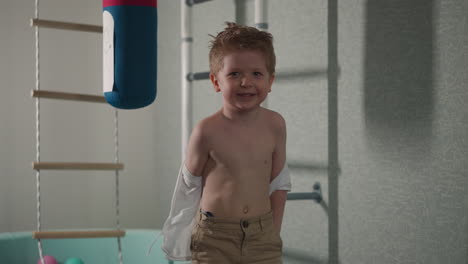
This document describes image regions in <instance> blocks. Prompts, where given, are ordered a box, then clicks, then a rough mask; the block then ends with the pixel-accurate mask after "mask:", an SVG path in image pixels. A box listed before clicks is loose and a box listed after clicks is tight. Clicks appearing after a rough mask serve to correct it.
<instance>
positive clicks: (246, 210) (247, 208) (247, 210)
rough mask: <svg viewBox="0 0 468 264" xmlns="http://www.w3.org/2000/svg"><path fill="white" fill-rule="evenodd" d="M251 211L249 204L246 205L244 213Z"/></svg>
mask: <svg viewBox="0 0 468 264" xmlns="http://www.w3.org/2000/svg"><path fill="white" fill-rule="evenodd" d="M248 212H249V207H248V206H244V214H246V213H248Z"/></svg>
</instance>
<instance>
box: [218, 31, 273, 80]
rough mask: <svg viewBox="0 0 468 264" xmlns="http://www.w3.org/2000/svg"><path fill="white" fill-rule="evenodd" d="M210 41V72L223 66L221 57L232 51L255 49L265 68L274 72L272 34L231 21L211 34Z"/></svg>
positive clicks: (271, 72)
mask: <svg viewBox="0 0 468 264" xmlns="http://www.w3.org/2000/svg"><path fill="white" fill-rule="evenodd" d="M210 36H211V37H213V40H212V41H211V42H210V55H209V59H210V72H211V73H212V74H217V73H218V72H219V71H220V70H221V69H222V67H223V58H224V56H226V55H227V54H229V53H230V52H233V51H242V50H249V51H252V50H255V51H260V52H261V53H262V54H263V56H264V57H265V63H266V67H267V70H268V72H269V73H270V74H274V73H275V66H276V56H275V50H274V48H273V36H272V35H271V34H270V33H268V32H265V31H260V30H258V29H256V28H254V27H249V26H242V25H238V24H236V23H233V22H226V28H224V31H221V32H219V33H218V35H216V36H213V35H210Z"/></svg>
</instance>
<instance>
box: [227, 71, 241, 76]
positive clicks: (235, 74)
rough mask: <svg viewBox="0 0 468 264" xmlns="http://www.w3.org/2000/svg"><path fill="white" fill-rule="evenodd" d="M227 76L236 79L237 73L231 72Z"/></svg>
mask: <svg viewBox="0 0 468 264" xmlns="http://www.w3.org/2000/svg"><path fill="white" fill-rule="evenodd" d="M229 76H232V77H237V76H239V73H238V72H231V73H229Z"/></svg>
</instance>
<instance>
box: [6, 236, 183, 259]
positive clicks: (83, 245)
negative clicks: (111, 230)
mask: <svg viewBox="0 0 468 264" xmlns="http://www.w3.org/2000/svg"><path fill="white" fill-rule="evenodd" d="M159 232H160V230H148V229H145V230H140V229H134V230H131V229H130V230H126V234H125V237H123V238H122V239H121V241H122V255H123V262H124V263H128V264H135V263H138V264H155V263H157V264H172V263H184V262H177V261H168V260H167V259H166V258H165V257H164V254H163V252H162V250H161V241H162V238H160V239H159V240H158V242H157V243H156V244H155V245H154V247H153V250H152V251H151V254H150V255H149V256H146V253H147V251H148V248H149V246H150V244H151V242H152V241H153V240H154V238H155V236H156V234H158V233H159ZM42 248H43V252H44V255H49V256H53V257H54V258H55V259H57V261H58V263H60V264H62V263H65V261H66V260H67V259H69V258H79V259H81V260H82V261H83V263H84V264H96V263H99V264H115V263H119V257H118V246H117V239H116V238H80V239H43V240H42ZM0 256H1V259H0V263H8V264H16V263H18V264H28V263H33V264H34V263H37V260H38V259H39V251H38V248H37V241H36V240H35V239H33V238H32V232H17V233H0ZM185 263H186V262H185Z"/></svg>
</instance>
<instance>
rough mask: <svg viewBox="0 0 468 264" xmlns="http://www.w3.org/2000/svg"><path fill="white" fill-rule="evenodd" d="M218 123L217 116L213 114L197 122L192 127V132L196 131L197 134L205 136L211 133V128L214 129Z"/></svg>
mask: <svg viewBox="0 0 468 264" xmlns="http://www.w3.org/2000/svg"><path fill="white" fill-rule="evenodd" d="M218 123H219V114H218V113H214V114H212V115H210V116H208V117H205V118H203V119H201V120H200V121H198V123H197V124H196V125H195V127H194V130H198V132H200V133H203V134H205V133H208V132H209V131H211V130H212V129H213V128H215V127H216V126H217V125H218Z"/></svg>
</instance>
